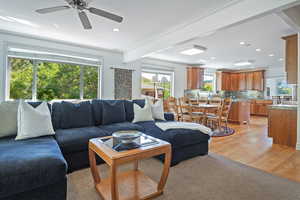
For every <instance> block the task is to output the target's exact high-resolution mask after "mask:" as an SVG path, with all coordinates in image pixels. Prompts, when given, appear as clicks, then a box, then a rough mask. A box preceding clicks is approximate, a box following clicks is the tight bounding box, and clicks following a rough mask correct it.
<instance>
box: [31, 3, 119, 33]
mask: <svg viewBox="0 0 300 200" xmlns="http://www.w3.org/2000/svg"><path fill="white" fill-rule="evenodd" d="M65 1H66V2H67V3H68V4H69V5H65V6H55V7H51V8H42V9H38V10H36V12H37V13H40V14H47V13H52V12H57V11H61V10H67V9H70V8H73V9H77V10H78V16H79V18H80V21H81V23H82V25H83V28H84V29H92V25H91V22H90V20H89V18H88V16H87V14H86V12H85V11H86V10H87V11H89V12H90V13H92V14H95V15H98V16H101V17H105V18H107V19H110V20H113V21H116V22H118V23H121V22H122V21H123V17H121V16H118V15H115V14H113V13H110V12H107V11H105V10H101V9H98V8H94V7H89V6H88V4H89V1H90V0H65Z"/></svg>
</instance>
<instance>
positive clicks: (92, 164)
mask: <svg viewBox="0 0 300 200" xmlns="http://www.w3.org/2000/svg"><path fill="white" fill-rule="evenodd" d="M89 160H90V167H91V172H92V175H93V178H94V182H95V185H97V184H98V183H100V181H101V179H100V175H99V171H98V169H97V163H96V154H95V152H94V151H93V150H91V149H89Z"/></svg>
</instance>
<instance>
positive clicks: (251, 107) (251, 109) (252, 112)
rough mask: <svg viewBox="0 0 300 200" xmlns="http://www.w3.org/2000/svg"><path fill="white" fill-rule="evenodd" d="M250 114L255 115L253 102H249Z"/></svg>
mask: <svg viewBox="0 0 300 200" xmlns="http://www.w3.org/2000/svg"><path fill="white" fill-rule="evenodd" d="M250 114H251V115H255V103H251V104H250Z"/></svg>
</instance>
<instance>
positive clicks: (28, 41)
mask: <svg viewBox="0 0 300 200" xmlns="http://www.w3.org/2000/svg"><path fill="white" fill-rule="evenodd" d="M7 44H18V45H24V46H34V47H40V48H43V49H45V48H48V49H51V50H58V51H59V52H61V51H68V52H72V53H76V54H79V55H81V54H84V55H90V56H93V57H99V58H101V59H102V60H103V67H102V85H101V86H102V98H103V99H113V98H114V70H112V69H110V68H111V67H118V68H130V69H134V70H135V71H134V72H133V88H132V92H133V98H139V97H140V96H141V95H140V94H141V93H140V92H141V69H142V67H143V66H144V65H147V66H153V67H155V68H158V69H162V70H164V69H165V70H166V69H167V70H170V69H172V70H174V72H175V75H174V82H175V89H174V92H175V96H177V97H180V96H182V95H183V94H184V89H185V88H186V66H184V65H180V64H176V63H170V62H164V61H157V60H152V59H141V60H137V61H135V62H133V63H129V64H124V63H123V54H122V53H119V52H113V51H106V50H102V49H96V48H89V47H83V46H78V45H73V44H67V43H61V42H55V41H50V40H42V39H34V38H31V37H27V36H21V35H14V34H8V33H0V80H1V81H0V101H3V100H4V99H5V87H6V86H5V76H6V75H5V67H6V46H7Z"/></svg>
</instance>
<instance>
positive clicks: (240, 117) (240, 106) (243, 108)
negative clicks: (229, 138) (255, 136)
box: [228, 99, 250, 124]
mask: <svg viewBox="0 0 300 200" xmlns="http://www.w3.org/2000/svg"><path fill="white" fill-rule="evenodd" d="M228 121H229V122H231V123H238V124H249V122H250V101H249V100H247V99H235V100H233V102H232V105H231V108H230V112H229V116H228Z"/></svg>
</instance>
